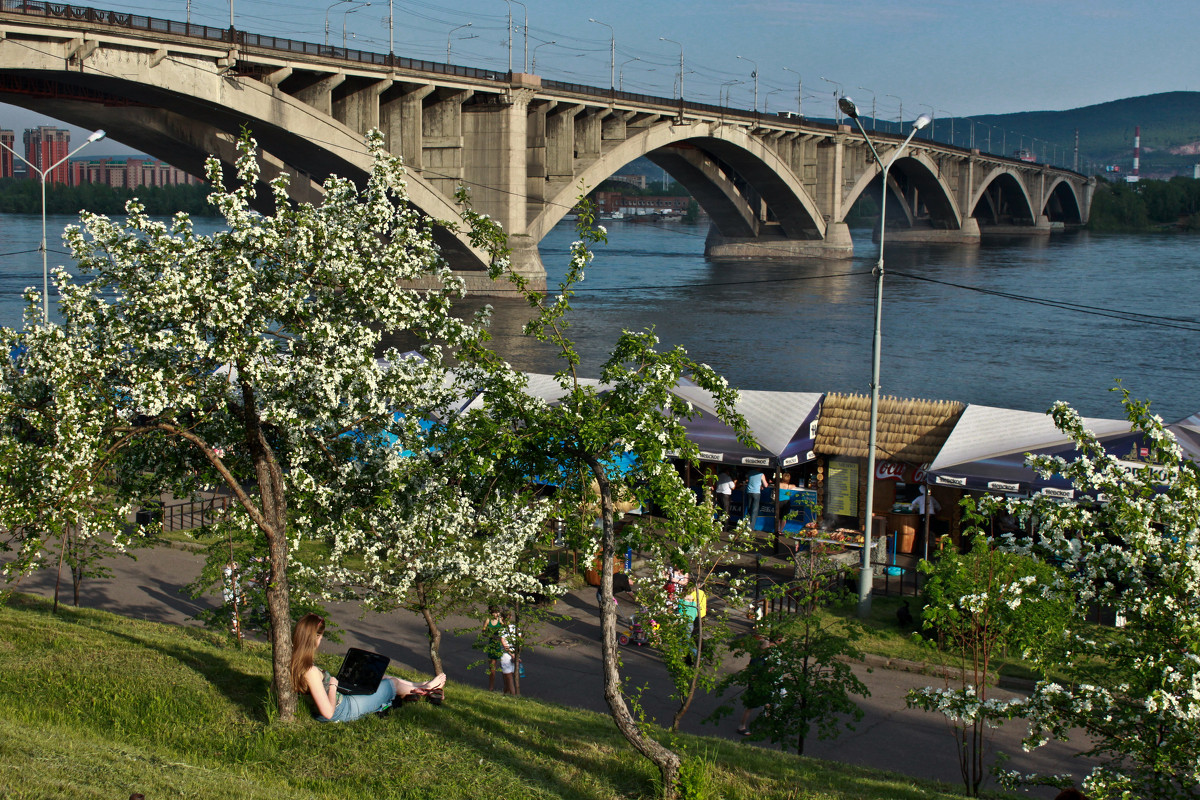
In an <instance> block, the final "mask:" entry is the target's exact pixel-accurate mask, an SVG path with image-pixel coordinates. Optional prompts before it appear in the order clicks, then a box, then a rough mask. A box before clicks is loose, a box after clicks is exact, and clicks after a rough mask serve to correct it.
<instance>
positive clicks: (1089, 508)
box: [985, 392, 1200, 800]
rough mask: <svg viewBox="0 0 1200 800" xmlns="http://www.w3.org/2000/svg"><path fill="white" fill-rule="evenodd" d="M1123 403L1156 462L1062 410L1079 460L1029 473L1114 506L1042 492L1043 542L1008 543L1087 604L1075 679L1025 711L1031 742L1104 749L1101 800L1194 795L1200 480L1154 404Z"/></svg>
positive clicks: (1067, 664) (1075, 627)
mask: <svg viewBox="0 0 1200 800" xmlns="http://www.w3.org/2000/svg"><path fill="white" fill-rule="evenodd" d="M1124 403H1125V408H1126V412H1127V416H1128V418H1129V420H1130V421H1131V422H1132V423H1133V425H1134V427H1135V428H1136V429H1137V430H1140V431H1143V432H1144V434H1145V441H1146V443H1147V444H1148V449H1149V458H1148V459H1146V460H1147V461H1148V462H1149V464H1139V463H1131V462H1127V461H1123V460H1121V459H1120V458H1119V457H1118V456H1117V455H1115V454H1111V453H1107V452H1105V450H1104V448H1103V447H1102V446H1101V445H1100V444H1099V442H1098V441H1097V440H1096V437H1095V436H1094V435H1093V434H1092V433H1090V432H1089V431H1088V430H1087V429H1086V427H1085V426H1084V423H1083V421H1082V419H1081V418H1080V417H1079V415H1078V414H1077V413H1076V412H1075V411H1074V410H1072V409H1071V408H1070V407H1068V406H1067V405H1066V404H1062V403H1060V404H1057V405H1055V406H1054V408H1053V409H1052V410H1051V413H1052V414H1053V416H1054V420H1055V422H1056V424H1057V425H1058V427H1059V428H1060V429H1061V430H1062V431H1063V432H1064V433H1067V434H1069V435H1070V437H1071V438H1072V439H1073V440H1074V441H1075V443H1076V446H1077V448H1078V451H1079V455H1078V456H1077V457H1076V458H1075V459H1073V460H1069V461H1068V460H1064V459H1061V458H1051V457H1037V458H1032V459H1031V461H1030V463H1031V464H1032V465H1033V466H1034V467H1036V468H1037V469H1039V470H1040V471H1042V472H1043V473H1046V474H1049V473H1059V474H1061V475H1063V476H1065V477H1067V478H1068V479H1069V480H1071V482H1072V483H1073V484H1074V485H1075V487H1076V489H1077V490H1079V491H1080V492H1084V493H1088V494H1090V495H1091V496H1094V497H1101V498H1102V499H1103V502H1100V503H1090V502H1072V503H1060V502H1055V501H1052V500H1050V499H1049V498H1044V497H1040V496H1038V497H1035V498H1033V499H1032V500H1030V501H1026V502H1023V503H1020V504H1016V506H1015V507H1016V509H1017V510H1018V511H1020V512H1023V513H1032V514H1034V519H1036V520H1037V523H1038V524H1037V537H1036V539H1035V540H1034V541H1032V542H1029V541H1024V542H1022V541H1016V540H1012V539H1011V538H1010V540H1009V542H1008V546H1009V547H1010V548H1013V549H1017V550H1019V551H1022V552H1028V553H1031V554H1033V555H1036V556H1038V557H1041V558H1043V559H1046V560H1048V561H1053V562H1054V563H1056V564H1061V565H1062V569H1061V570H1060V571H1059V577H1058V585H1057V586H1056V587H1054V588H1055V589H1060V590H1064V591H1069V592H1072V593H1073V594H1074V595H1075V596H1076V597H1077V598H1078V603H1077V605H1076V613H1075V615H1074V616H1073V618H1072V619H1071V624H1070V628H1069V630H1068V636H1067V638H1066V640H1065V641H1064V644H1063V647H1062V650H1061V655H1059V656H1058V657H1056V658H1055V659H1054V660H1055V661H1057V662H1058V663H1057V664H1055V667H1056V669H1057V670H1058V671H1059V672H1061V673H1064V674H1065V675H1066V676H1067V680H1066V681H1064V682H1061V683H1060V682H1053V681H1043V682H1041V683H1039V684H1038V686H1037V688H1036V690H1035V691H1034V693H1033V695H1032V697H1030V699H1029V701H1028V702H1027V703H1026V704H1025V707H1024V708H1023V710H1022V711H1023V714H1024V715H1025V716H1026V717H1027V718H1028V719H1029V721H1030V723H1031V734H1030V737H1029V739H1028V740H1027V742H1026V744H1027V746H1029V747H1036V746H1038V745H1040V744H1042V743H1044V742H1046V741H1048V740H1049V739H1050V738H1051V737H1062V736H1065V735H1066V734H1067V732H1068V731H1070V730H1071V729H1072V728H1076V729H1080V730H1082V731H1083V732H1084V733H1085V734H1086V735H1087V736H1089V737H1090V738H1091V740H1092V741H1093V742H1094V746H1093V747H1092V748H1091V749H1090V750H1089V752H1088V753H1087V755H1088V756H1090V757H1091V758H1092V759H1093V760H1094V761H1096V762H1098V764H1097V766H1096V767H1095V768H1094V769H1093V770H1092V772H1091V774H1090V775H1089V777H1088V779H1087V781H1086V787H1085V788H1086V791H1087V793H1088V795H1089V796H1091V797H1094V798H1126V797H1153V798H1156V800H1173V799H1175V798H1197V797H1200V747H1198V746H1197V742H1200V475H1198V474H1197V467H1196V464H1194V463H1193V462H1191V461H1189V460H1187V459H1185V458H1184V457H1183V455H1182V451H1181V450H1180V447H1179V445H1178V443H1177V442H1176V441H1175V439H1174V437H1173V436H1172V435H1171V434H1170V433H1169V432H1168V431H1167V430H1166V429H1165V428H1164V425H1163V423H1162V420H1161V419H1160V418H1159V417H1157V416H1155V415H1153V414H1151V413H1150V409H1149V405H1148V404H1147V403H1144V402H1140V401H1135V400H1132V399H1130V397H1129V395H1128V392H1125V400H1124ZM992 503H993V506H992V508H993V509H995V508H997V507H998V506H999V505H1000V503H999V501H992ZM985 510H986V509H985ZM1095 606H1099V607H1101V608H1105V609H1110V610H1112V611H1113V612H1114V614H1115V618H1116V619H1117V620H1119V621H1120V622H1121V624H1120V625H1119V626H1116V627H1111V628H1110V627H1104V628H1097V626H1095V625H1091V624H1089V623H1088V621H1087V620H1086V619H1085V614H1086V611H1087V609H1089V608H1090V607H1095ZM1010 777H1015V776H1010ZM1038 777H1039V776H1026V779H1028V780H1037V779H1038Z"/></svg>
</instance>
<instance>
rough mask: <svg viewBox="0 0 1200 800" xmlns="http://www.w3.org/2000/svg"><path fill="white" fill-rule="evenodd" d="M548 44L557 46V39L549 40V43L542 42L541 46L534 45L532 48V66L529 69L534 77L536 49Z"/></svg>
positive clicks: (535, 71) (535, 72)
mask: <svg viewBox="0 0 1200 800" xmlns="http://www.w3.org/2000/svg"><path fill="white" fill-rule="evenodd" d="M548 44H558V40H557V39H551V40H550V41H548V42H542V43H541V44H539V45H536V46H534V48H533V64H532V65H531V69H532V70H533V74H534V75H536V74H537V51H538V48H539V47H545V46H546V45H548Z"/></svg>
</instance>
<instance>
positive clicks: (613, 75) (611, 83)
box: [588, 17, 617, 92]
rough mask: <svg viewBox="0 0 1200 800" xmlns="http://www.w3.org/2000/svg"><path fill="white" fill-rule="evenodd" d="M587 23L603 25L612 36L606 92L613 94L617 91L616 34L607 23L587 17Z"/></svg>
mask: <svg viewBox="0 0 1200 800" xmlns="http://www.w3.org/2000/svg"><path fill="white" fill-rule="evenodd" d="M588 22H594V23H596V24H597V25H603V26H604V27H606V28H608V32H609V33H610V34H611V35H612V44H611V45H610V47H609V51H608V90H609V91H610V92H615V91H616V90H617V32H616V31H615V30H613V26H612V25H609V24H608V23H607V22H601V21H600V20H598V19H592V18H591V17H588Z"/></svg>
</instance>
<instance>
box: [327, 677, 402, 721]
mask: <svg viewBox="0 0 1200 800" xmlns="http://www.w3.org/2000/svg"><path fill="white" fill-rule="evenodd" d="M341 698H342V699H341V700H339V701H338V704H337V708H335V709H334V710H333V716H332V717H330V718H329V719H321V718H320V717H319V716H318V717H317V719H318V720H319V721H321V722H351V721H353V720H356V719H358V718H359V717H365V716H366V715H367V714H371V713H373V712H375V711H378V710H379V709H381V708H383V707H384V706H386V705H387V704H388V703H390V702H392V700H394V699H395V698H396V686H395V684H393V683H392V682H391V681H390V680H388V679H387V678H384V679H383V680H381V681H380V682H379V688H378V689H376V690H375V692H374V694H344V695H342V696H341Z"/></svg>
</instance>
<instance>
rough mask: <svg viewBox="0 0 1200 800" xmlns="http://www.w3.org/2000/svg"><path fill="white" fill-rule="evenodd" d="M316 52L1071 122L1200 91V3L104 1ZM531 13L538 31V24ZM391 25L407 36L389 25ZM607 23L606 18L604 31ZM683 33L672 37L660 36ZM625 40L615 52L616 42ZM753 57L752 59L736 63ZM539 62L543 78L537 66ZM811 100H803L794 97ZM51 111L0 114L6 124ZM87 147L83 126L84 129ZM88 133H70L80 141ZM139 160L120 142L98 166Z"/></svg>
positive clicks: (778, 107) (694, 96)
mask: <svg viewBox="0 0 1200 800" xmlns="http://www.w3.org/2000/svg"><path fill="white" fill-rule="evenodd" d="M231 3H232V4H233V14H234V20H235V24H236V26H237V27H238V28H239V29H243V30H246V31H252V32H258V33H264V34H269V35H274V36H281V37H286V38H291V39H297V40H303V41H316V42H323V41H325V40H326V37H328V41H329V42H330V43H331V44H336V45H340V44H341V43H342V40H343V33H344V35H345V40H346V44H347V46H349V47H351V48H358V49H363V50H378V51H379V52H387V51H388V49H389V39H390V40H391V41H394V47H395V52H396V53H397V55H402V56H409V57H413V58H421V59H425V60H430V61H440V62H445V61H446V60H447V57H446V56H447V45H449V48H450V59H449V60H450V61H451V62H452V63H455V64H461V65H466V66H474V67H481V68H485V69H498V70H507V69H508V64H509V58H510V50H509V35H508V25H507V22H508V13H509V9H511V11H512V17H513V24H514V27H515V28H516V29H515V30H514V31H513V34H512V50H511V58H512V64H513V68H514V70H517V71H520V70H521V69H523V68H524V66H523V65H524V64H525V58H526V55H525V53H526V35H527V36H528V52H529V61H530V62H531V64H530V66H531V69H530V71H536V72H537V74H539V75H541V76H543V77H545V78H551V79H556V80H560V81H567V82H572V83H583V84H588V85H592V86H602V87H606V86H608V85H609V83H610V77H612V76H613V74H614V73H615V78H613V82H615V83H618V84H620V86H621V88H623V89H624V90H625V91H630V92H639V93H644V94H651V95H657V96H661V97H672V96H674V95H675V93H676V91H677V87H678V80H679V72H680V68H679V66H680V65H679V60H680V49H681V48H682V55H683V90H684V95H685V97H686V98H687V99H688V100H692V101H696V102H702V103H712V104H718V103H720V104H725V98H726V96H728V105H732V106H735V107H738V108H743V109H750V108H753V107H754V105H755V81H756V79H755V77H754V76H755V73H757V105H758V108H759V109H760V110H765V111H766V112H768V113H770V112H775V111H783V110H792V111H795V110H796V109H797V106H798V104H799V105H800V110H801V111H802V112H803V113H804V114H805V115H807V116H811V117H830V116H833V114H834V93H835V92H836V91H841V92H843V93H844V94H847V95H850V96H851V97H853V98H854V99H855V101H856V102H857V103H858V105H859V108H860V109H862V110H863V111H864V113H869V112H868V109H870V108H871V105H872V102H874V104H875V107H876V112H877V116H878V117H879V119H881V120H895V119H897V118H898V117H899V116H900V113H901V110H902V109H903V116H904V118H905V119H912V118H914V117H916V116H917V115H918V114H920V113H932V114H933V116H934V117H935V118H939V117H945V116H956V117H963V116H966V117H969V116H972V115H981V114H1002V113H1009V112H1018V111H1041V110H1062V109H1069V108H1078V107H1080V106H1087V105H1092V104H1095V103H1102V102H1106V101H1109V100H1117V99H1121V98H1124V97H1134V96H1138V95H1145V94H1154V93H1158V92H1166V91H1174V90H1196V89H1200V48H1198V47H1196V46H1195V32H1196V31H1197V30H1198V29H1200V3H1197V2H1196V0H1155V2H1154V3H1153V4H1150V3H1147V2H1145V0H1140V1H1139V0H1124V2H1117V0H999V1H997V2H985V0H910V2H899V0H819V1H812V2H810V1H809V0H686V1H685V0H592V2H588V3H584V2H579V1H578V0H526V2H525V3H524V6H522V4H521V2H520V0H390V2H389V0H371V1H370V2H369V3H365V2H363V1H362V0H339V1H338V2H333V0H330V2H326V1H325V0H228V2H223V3H222V2H213V0H190V2H189V0H157V1H156V2H151V1H150V0H133V2H119V1H118V0H91V2H89V3H88V5H91V6H93V7H95V8H103V9H109V10H116V11H129V12H133V13H137V14H145V15H148V16H154V17H159V18H168V19H179V20H184V19H187V18H188V15H189V14H190V19H191V21H192V22H193V23H200V24H207V25H212V26H214V27H221V28H225V27H228V25H229V15H230V4H231ZM526 15H527V16H528V30H527V31H526V28H525V20H526ZM389 16H392V17H394V24H392V25H389ZM593 19H594V20H595V22H592V21H590V20H593ZM660 37H663V38H665V39H669V40H672V41H664V40H663V38H660ZM614 44H615V58H614V57H613V46H614ZM739 56H740V57H741V58H739ZM534 65H536V70H533V69H532V66H534ZM798 91H799V92H802V95H803V96H802V97H800V98H798V97H797V94H798ZM47 121H48V120H46V118H44V117H40V116H36V115H32V114H30V113H29V112H26V111H23V110H21V109H16V108H14V107H11V106H5V105H0V127H6V128H12V129H16V130H22V129H23V128H25V127H29V126H31V125H35V124H39V123H45V122H47ZM76 135H77V136H78V137H79V141H82V138H83V137H84V136H86V132H84V131H81V130H79V131H77V132H76ZM74 138H75V136H73V139H74ZM125 152H129V151H128V150H127V149H126V148H121V147H120V146H119V145H117V144H116V143H113V142H111V141H104V142H99V143H97V144H95V145H92V146H91V147H89V150H88V154H89V155H91V154H96V155H101V154H107V153H113V154H120V153H125Z"/></svg>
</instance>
